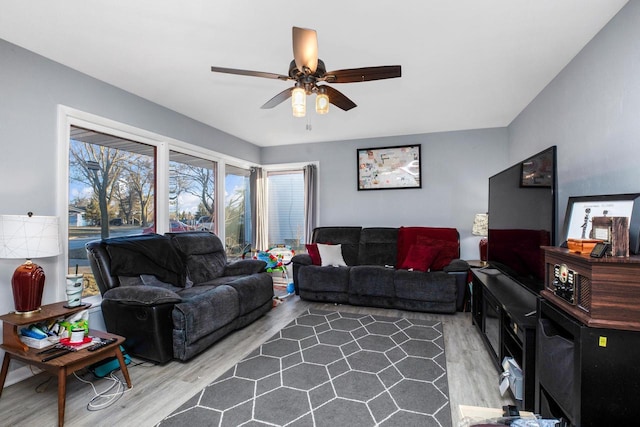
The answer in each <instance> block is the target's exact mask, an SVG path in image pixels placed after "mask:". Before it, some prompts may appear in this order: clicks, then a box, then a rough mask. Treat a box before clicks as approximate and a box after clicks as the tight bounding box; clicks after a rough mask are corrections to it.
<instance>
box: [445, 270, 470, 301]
mask: <svg viewBox="0 0 640 427" xmlns="http://www.w3.org/2000/svg"><path fill="white" fill-rule="evenodd" d="M444 271H445V272H447V273H448V274H450V275H452V276H454V277H455V279H456V288H457V289H458V298H457V301H456V310H458V311H464V310H465V307H466V305H467V302H468V301H467V300H468V298H469V293H468V292H467V291H468V283H469V281H470V277H469V263H468V262H467V261H465V260H462V259H454V260H453V261H451V263H450V264H449V265H448V266H446V267H445V268H444Z"/></svg>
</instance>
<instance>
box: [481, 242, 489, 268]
mask: <svg viewBox="0 0 640 427" xmlns="http://www.w3.org/2000/svg"><path fill="white" fill-rule="evenodd" d="M479 246H480V261H482V264H483V265H486V264H487V259H488V256H487V249H488V247H489V241H488V240H487V238H486V237H483V238H482V239H480V245H479Z"/></svg>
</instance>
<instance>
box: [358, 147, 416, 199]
mask: <svg viewBox="0 0 640 427" xmlns="http://www.w3.org/2000/svg"><path fill="white" fill-rule="evenodd" d="M356 154H357V161H358V191H360V190H386V189H401V188H422V179H421V176H422V165H421V161H420V144H416V145H400V146H396V147H376V148H358V149H357V150H356Z"/></svg>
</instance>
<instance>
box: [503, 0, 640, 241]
mask: <svg viewBox="0 0 640 427" xmlns="http://www.w3.org/2000/svg"><path fill="white" fill-rule="evenodd" d="M508 129H509V159H510V161H517V160H518V159H521V158H524V157H526V155H528V154H529V153H531V152H537V151H540V150H542V149H544V148H546V147H547V146H550V145H557V146H558V178H559V181H558V216H559V222H558V224H559V225H560V228H559V230H558V231H559V235H560V236H562V235H563V234H562V233H563V230H562V223H563V221H564V212H565V209H566V204H567V198H568V197H570V196H580V195H598V194H621V193H635V192H640V143H639V140H640V1H638V0H632V1H630V2H629V3H628V4H627V5H626V6H625V7H624V8H623V9H622V10H621V11H620V12H619V13H618V15H617V16H615V17H614V18H613V19H612V20H611V21H610V22H609V24H607V25H606V26H605V27H604V28H603V29H602V31H600V33H599V34H597V35H596V37H594V38H593V40H591V42H589V44H587V45H586V46H585V48H584V49H583V50H582V51H581V52H580V53H579V54H578V55H577V56H576V57H575V58H574V59H573V60H572V61H571V62H570V63H569V64H568V65H567V66H566V67H565V69H564V70H563V71H562V72H561V73H559V74H558V76H557V77H556V78H555V79H554V80H553V81H552V82H551V83H550V84H549V85H548V86H547V87H546V88H545V89H544V90H543V91H542V92H541V93H540V94H539V95H538V96H537V97H536V99H535V100H534V101H533V102H531V104H530V105H529V106H528V107H527V108H526V109H524V110H523V111H522V113H520V115H519V116H518V117H517V118H516V119H515V120H514V121H513V122H512V123H511V125H510V126H509V128H508ZM559 242H560V241H559ZM559 242H558V243H559Z"/></svg>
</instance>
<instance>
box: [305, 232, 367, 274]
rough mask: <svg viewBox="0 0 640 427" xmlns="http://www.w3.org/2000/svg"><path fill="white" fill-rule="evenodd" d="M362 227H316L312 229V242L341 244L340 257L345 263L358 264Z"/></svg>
mask: <svg viewBox="0 0 640 427" xmlns="http://www.w3.org/2000/svg"><path fill="white" fill-rule="evenodd" d="M361 231H362V227H317V228H315V229H314V230H313V236H312V238H311V241H312V242H313V243H334V244H338V243H340V244H342V257H343V258H344V261H345V263H346V264H347V265H357V264H358V250H359V247H360V233H361Z"/></svg>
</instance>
